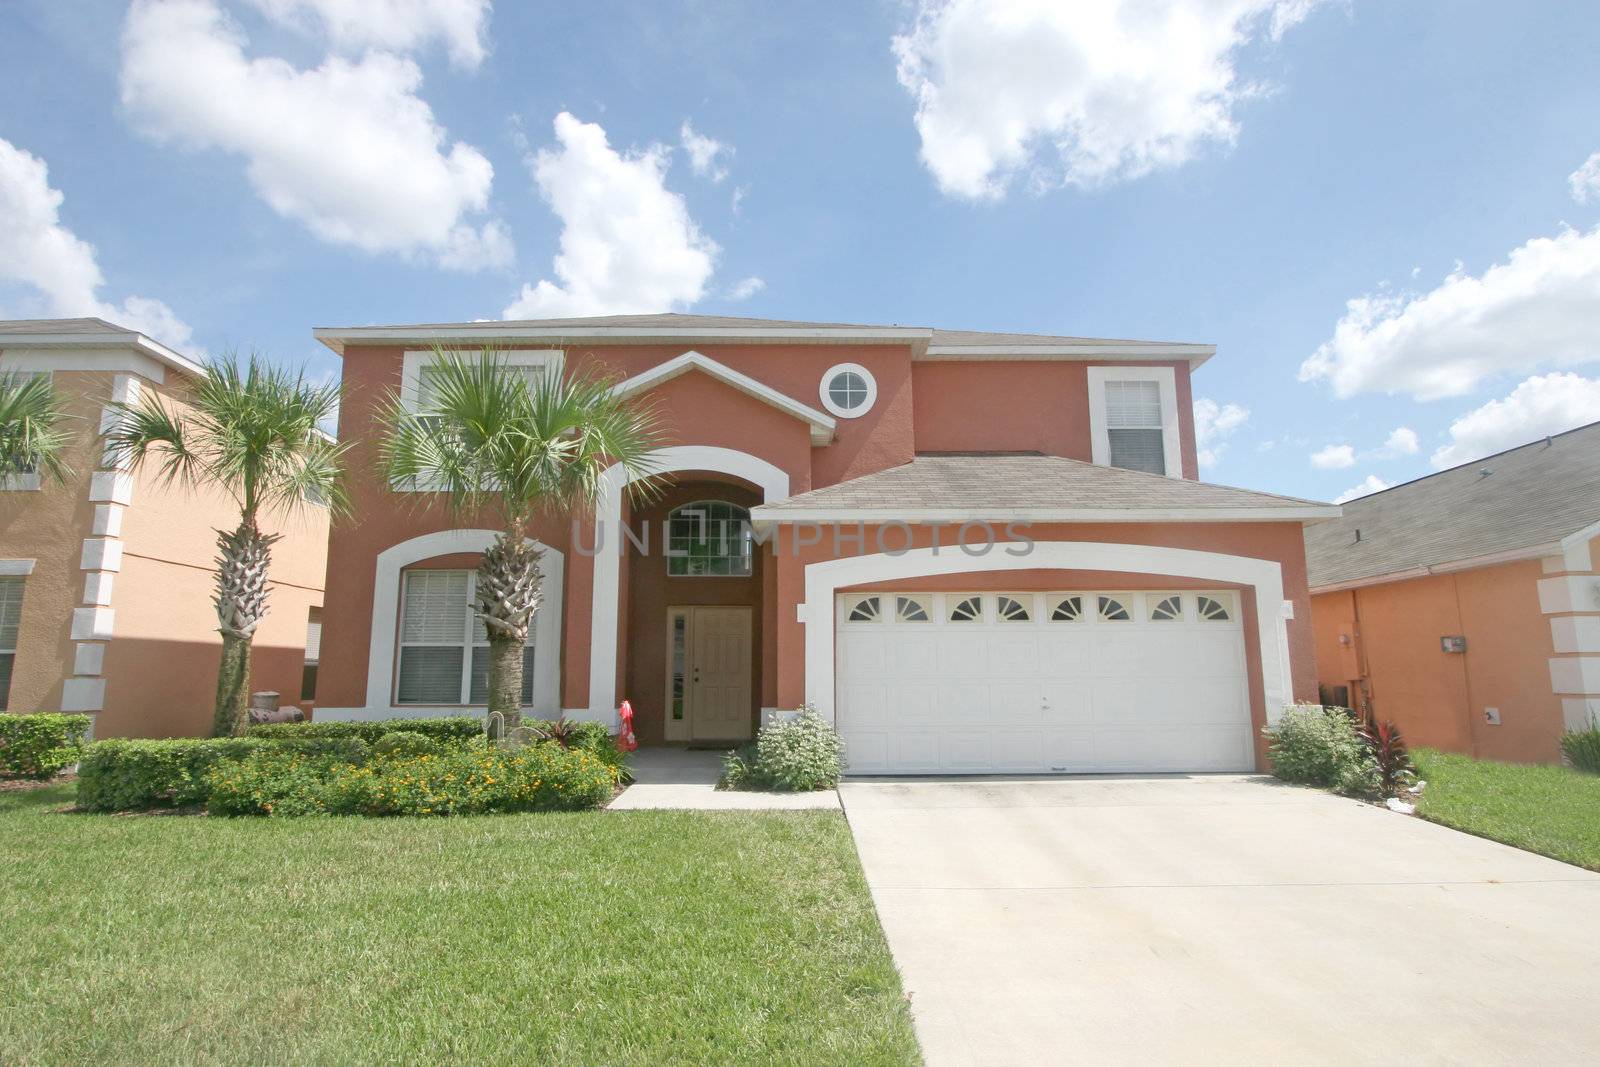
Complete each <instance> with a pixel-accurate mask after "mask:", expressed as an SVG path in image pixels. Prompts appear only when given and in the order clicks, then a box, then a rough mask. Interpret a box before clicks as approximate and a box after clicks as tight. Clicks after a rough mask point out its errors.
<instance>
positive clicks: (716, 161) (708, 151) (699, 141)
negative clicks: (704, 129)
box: [678, 119, 733, 182]
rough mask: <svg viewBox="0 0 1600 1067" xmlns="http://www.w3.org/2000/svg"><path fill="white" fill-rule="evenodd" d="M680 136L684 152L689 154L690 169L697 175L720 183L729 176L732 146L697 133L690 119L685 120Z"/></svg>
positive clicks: (679, 132)
mask: <svg viewBox="0 0 1600 1067" xmlns="http://www.w3.org/2000/svg"><path fill="white" fill-rule="evenodd" d="M678 136H679V137H680V138H682V140H683V150H684V151H685V152H687V153H688V154H689V167H690V169H692V170H693V171H694V172H695V173H696V174H698V175H699V176H700V177H702V178H710V179H711V180H712V181H713V182H720V181H722V180H723V179H724V178H726V177H727V176H728V157H730V156H732V155H733V146H732V145H730V144H726V143H724V142H722V141H719V140H717V139H716V138H715V137H707V136H705V135H704V134H700V133H696V132H695V128H694V127H693V126H691V125H690V124H689V120H688V119H684V120H683V128H682V129H680V130H679V131H678Z"/></svg>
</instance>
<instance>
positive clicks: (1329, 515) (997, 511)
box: [750, 505, 1339, 524]
mask: <svg viewBox="0 0 1600 1067" xmlns="http://www.w3.org/2000/svg"><path fill="white" fill-rule="evenodd" d="M1338 517H1339V509H1338V508H1337V507H1334V506H1332V505H1328V506H1321V505H1317V506H1306V507H1291V508H803V509H802V508H767V507H755V508H751V509H750V519H751V521H752V522H755V523H757V524H767V523H780V524H781V523H793V522H907V523H930V522H944V523H960V522H989V523H997V522H1001V523H1003V522H1307V521H1322V520H1326V519H1336V518H1338Z"/></svg>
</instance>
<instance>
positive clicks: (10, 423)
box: [0, 371, 72, 482]
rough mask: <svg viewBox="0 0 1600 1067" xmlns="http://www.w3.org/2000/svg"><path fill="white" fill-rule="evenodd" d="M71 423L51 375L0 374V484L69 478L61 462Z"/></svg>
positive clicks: (66, 467)
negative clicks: (29, 477) (35, 477)
mask: <svg viewBox="0 0 1600 1067" xmlns="http://www.w3.org/2000/svg"><path fill="white" fill-rule="evenodd" d="M71 419H72V416H71V415H68V414H67V410H66V405H65V403H64V402H63V401H62V399H61V396H60V394H58V393H57V392H56V391H55V386H54V385H52V384H51V382H50V375H48V374H29V373H27V372H20V373H19V372H15V371H10V372H0V482H3V481H6V480H9V479H10V478H13V477H15V476H17V475H19V474H39V475H42V476H44V477H46V478H49V479H50V480H52V481H55V482H65V481H66V480H67V479H69V478H71V477H72V468H71V467H69V466H67V463H66V459H65V458H64V453H65V452H66V450H67V447H68V445H70V444H71V443H72V434H71V433H69V432H68V430H67V423H68V422H69V421H70V420H71Z"/></svg>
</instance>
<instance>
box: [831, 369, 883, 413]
mask: <svg viewBox="0 0 1600 1067" xmlns="http://www.w3.org/2000/svg"><path fill="white" fill-rule="evenodd" d="M845 373H853V374H859V375H860V376H861V380H862V381H863V382H865V383H866V386H867V398H866V399H865V400H863V401H862V402H861V405H860V406H859V407H854V408H846V407H840V406H839V405H838V404H835V403H834V402H833V397H831V396H829V395H828V386H829V385H831V384H832V383H833V379H834V377H835V376H837V375H840V374H845ZM817 396H818V397H820V398H821V400H822V406H823V407H824V408H826V409H827V410H828V412H829V413H830V414H833V415H837V416H838V417H839V418H841V419H859V418H860V417H861V416H863V415H865V414H866V413H867V412H869V411H871V410H872V406H873V405H874V404H876V403H877V402H878V379H876V378H874V377H873V376H872V372H871V371H869V370H868V369H867V368H865V367H863V366H862V365H861V364H859V363H835V364H834V365H833V366H831V367H829V368H828V369H827V370H826V371H824V372H823V375H822V384H821V385H819V386H817Z"/></svg>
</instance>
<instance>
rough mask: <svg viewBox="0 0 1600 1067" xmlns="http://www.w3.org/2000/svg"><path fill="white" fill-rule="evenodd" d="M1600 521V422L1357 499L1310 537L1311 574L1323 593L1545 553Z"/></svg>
mask: <svg viewBox="0 0 1600 1067" xmlns="http://www.w3.org/2000/svg"><path fill="white" fill-rule="evenodd" d="M1483 471H1489V472H1491V473H1489V474H1484V473H1482V472H1483ZM1595 522H1600V423H1593V424H1591V425H1588V426H1583V427H1580V428H1578V429H1576V430H1569V431H1567V432H1566V433H1562V434H1557V435H1555V436H1554V437H1550V438H1546V439H1544V440H1539V441H1534V442H1532V443H1531V444H1526V445H1523V446H1521V447H1519V448H1513V449H1511V450H1510V451H1508V452H1501V453H1499V454H1498V455H1494V456H1489V457H1487V458H1485V459H1480V460H1475V461H1473V462H1471V463H1466V464H1463V465H1461V466H1459V467H1453V468H1451V469H1450V470H1446V471H1440V472H1439V473H1438V474H1431V475H1429V476H1428V477H1426V478H1419V479H1417V480H1416V481H1414V482H1407V483H1405V484H1404V485H1397V486H1395V487H1394V488H1393V489H1385V490H1384V491H1383V492H1381V493H1374V494H1372V495H1371V496H1365V497H1361V498H1359V499H1356V500H1352V501H1350V502H1349V503H1347V504H1345V505H1344V516H1343V517H1342V518H1340V519H1338V520H1337V521H1334V522H1329V523H1325V524H1323V525H1321V526H1318V527H1315V528H1313V529H1310V530H1307V531H1306V565H1307V568H1308V571H1309V577H1310V581H1311V587H1312V588H1313V589H1315V588H1319V587H1324V586H1331V585H1341V584H1344V583H1347V582H1359V581H1362V580H1363V579H1368V578H1376V577H1380V576H1382V575H1390V574H1402V573H1405V572H1409V571H1414V570H1418V569H1422V568H1427V567H1437V566H1441V565H1443V564H1447V563H1457V562H1460V561H1462V560H1471V559H1478V558H1480V557H1484V556H1493V555H1496V554H1499V553H1506V552H1515V551H1518V550H1522V549H1531V548H1537V547H1539V546H1542V545H1549V544H1552V543H1554V542H1556V541H1559V540H1561V539H1562V538H1563V537H1566V536H1567V535H1568V534H1572V533H1576V532H1577V531H1579V530H1582V529H1583V528H1585V527H1586V526H1589V525H1592V524H1593V523H1595ZM1358 529H1359V530H1360V531H1361V540H1360V541H1357V540H1356V531H1357V530H1358Z"/></svg>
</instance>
